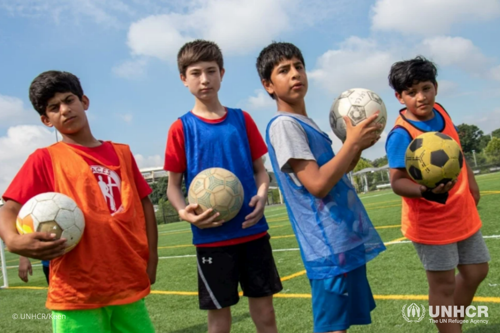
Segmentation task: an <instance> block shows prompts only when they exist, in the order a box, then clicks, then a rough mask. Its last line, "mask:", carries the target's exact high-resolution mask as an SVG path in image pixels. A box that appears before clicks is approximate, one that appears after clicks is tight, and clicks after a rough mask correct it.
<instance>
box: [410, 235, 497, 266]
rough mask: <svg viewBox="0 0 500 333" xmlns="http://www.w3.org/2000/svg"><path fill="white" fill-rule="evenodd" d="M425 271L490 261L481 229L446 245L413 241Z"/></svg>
mask: <svg viewBox="0 0 500 333" xmlns="http://www.w3.org/2000/svg"><path fill="white" fill-rule="evenodd" d="M413 246H415V249H416V250H417V253H418V256H419V257H420V261H421V262H422V264H423V265H424V268H425V270H426V271H448V270H450V269H454V268H456V267H457V266H458V265H471V264H482V263H485V262H488V261H490V253H489V252H488V248H487V247H486V243H485V242H484V239H483V235H482V234H481V230H480V231H478V232H476V233H475V234H474V235H472V236H470V237H469V238H467V239H464V240H463V241H460V242H457V243H452V244H446V245H426V244H420V243H415V242H413Z"/></svg>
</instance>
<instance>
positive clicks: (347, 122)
mask: <svg viewBox="0 0 500 333" xmlns="http://www.w3.org/2000/svg"><path fill="white" fill-rule="evenodd" d="M342 119H344V122H345V127H346V129H347V128H351V127H352V120H351V118H349V117H348V116H342Z"/></svg>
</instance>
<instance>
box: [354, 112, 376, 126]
mask: <svg viewBox="0 0 500 333" xmlns="http://www.w3.org/2000/svg"><path fill="white" fill-rule="evenodd" d="M379 114H380V111H378V112H376V113H374V114H372V115H371V116H369V117H367V118H366V119H365V120H363V121H362V122H360V123H359V124H358V125H362V126H369V125H371V123H373V122H374V121H375V120H376V119H377V118H378V115H379ZM373 127H374V128H375V129H376V130H379V129H380V127H379V126H373Z"/></svg>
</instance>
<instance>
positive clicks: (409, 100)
mask: <svg viewBox="0 0 500 333" xmlns="http://www.w3.org/2000/svg"><path fill="white" fill-rule="evenodd" d="M436 95H437V84H436V85H434V83H432V82H431V81H424V82H418V83H415V84H413V86H411V87H410V88H408V89H406V90H404V91H403V92H402V93H401V94H399V93H398V92H396V98H397V99H398V100H399V102H400V103H401V104H404V105H406V108H407V110H408V111H409V112H411V113H412V114H413V115H414V116H415V117H416V118H417V119H419V120H428V119H431V118H432V117H433V116H434V113H433V111H432V110H433V108H434V102H435V99H436Z"/></svg>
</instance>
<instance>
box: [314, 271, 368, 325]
mask: <svg viewBox="0 0 500 333" xmlns="http://www.w3.org/2000/svg"><path fill="white" fill-rule="evenodd" d="M309 282H310V283H311V292H312V307H313V317H314V332H316V333H319V332H331V331H341V330H347V329H348V328H349V327H350V326H351V325H366V324H370V323H371V322H372V319H371V316H370V312H371V311H372V310H373V309H375V300H374V299H373V295H372V291H371V289H370V285H369V284H368V279H367V278H366V265H363V266H361V267H359V268H356V269H355V270H353V271H351V272H348V273H346V274H342V275H338V276H335V277H332V278H329V279H324V280H309Z"/></svg>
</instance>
